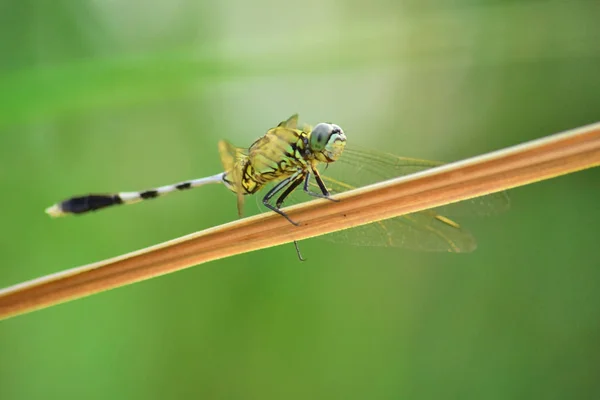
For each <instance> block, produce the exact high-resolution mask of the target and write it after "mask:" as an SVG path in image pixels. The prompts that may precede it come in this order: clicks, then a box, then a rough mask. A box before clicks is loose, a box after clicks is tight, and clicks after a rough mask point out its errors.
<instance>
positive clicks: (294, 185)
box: [275, 175, 304, 208]
mask: <svg viewBox="0 0 600 400" xmlns="http://www.w3.org/2000/svg"><path fill="white" fill-rule="evenodd" d="M303 180H304V177H303V176H302V175H300V176H298V177H297V178H296V180H294V181H293V182H292V183H291V184H290V185H289V186H288V187H287V188H286V189H285V190H284V191H283V193H281V196H279V197H278V198H277V201H276V202H275V207H277V208H281V206H282V205H283V202H284V201H285V199H286V198H287V197H288V196H289V195H290V193H292V192H293V191H294V190H296V188H297V187H298V186H300V184H301V183H302V181H303Z"/></svg>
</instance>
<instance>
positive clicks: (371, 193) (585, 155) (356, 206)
mask: <svg viewBox="0 0 600 400" xmlns="http://www.w3.org/2000/svg"><path fill="white" fill-rule="evenodd" d="M597 165H600V123H596V124H593V125H588V126H584V127H581V128H578V129H574V130H571V131H567V132H564V133H561V134H556V135H553V136H549V137H546V138H543V139H539V140H535V141H532V142H528V143H525V144H522V145H518V146H514V147H510V148H507V149H504V150H500V151H496V152H493V153H489V154H486V155H483V156H479V157H474V158H471V159H467V160H464V161H460V162H456V163H452V164H448V165H444V166H442V167H439V168H435V169H431V170H427V171H424V172H421V173H418V174H415V175H410V176H406V177H401V178H396V179H391V180H388V181H385V182H381V183H378V184H374V185H370V186H367V187H363V188H359V189H356V190H352V191H349V192H346V193H343V194H341V195H339V196H338V198H339V199H340V200H342V201H341V202H339V203H332V202H330V201H327V200H314V201H311V202H308V203H303V204H300V205H297V206H294V207H290V208H288V209H286V212H287V213H288V214H289V215H290V217H291V218H292V219H294V220H296V221H300V222H301V226H299V227H293V226H291V225H290V223H289V222H288V221H286V220H285V219H284V218H281V217H280V216H278V215H275V214H274V213H266V214H261V215H257V216H254V217H250V218H245V219H242V220H238V221H234V222H231V223H228V224H224V225H221V226H217V227H214V228H210V229H206V230H204V231H201V232H197V233H194V234H190V235H187V236H184V237H181V238H178V239H175V240H171V241H168V242H165V243H162V244H159V245H156V246H152V247H148V248H146V249H143V250H140V251H136V252H133V253H129V254H125V255H123V256H120V257H116V258H113V259H109V260H105V261H101V262H97V263H94V264H89V265H85V266H81V267H77V268H73V269H70V270H66V271H64V272H61V273H57V274H53V275H48V276H45V277H41V278H38V279H35V280H32V281H29V282H24V283H21V284H18V285H15V286H12V287H8V288H6V289H3V290H0V319H3V318H8V317H11V316H15V315H19V314H23V313H27V312H30V311H33V310H37V309H40V308H45V307H49V306H52V305H55V304H59V303H63V302H66V301H69V300H73V299H77V298H80V297H84V296H88V295H91V294H94V293H99V292H102V291H105V290H109V289H112V288H116V287H120V286H125V285H128V284H131V283H134V282H138V281H141V280H144V279H149V278H152V277H155V276H159V275H163V274H167V273H170V272H174V271H177V270H180V269H183V268H188V267H191V266H193V265H197V264H202V263H205V262H208V261H212V260H216V259H219V258H224V257H230V256H233V255H236V254H241V253H245V252H249V251H253V250H259V249H263V248H266V247H272V246H277V245H280V244H283V243H288V242H291V241H292V240H294V239H296V240H301V239H306V238H310V237H313V236H318V235H322V234H325V233H330V232H333V231H336V230H340V229H346V228H351V227H354V226H357V225H362V224H366V223H370V222H374V221H377V220H382V219H386V218H391V217H397V216H400V215H403V214H409V213H413V212H416V211H421V210H424V209H427V208H432V207H437V206H440V205H444V204H448V203H453V202H457V201H461V200H465V199H469V198H473V197H477V196H481V195H485V194H488V193H492V192H498V191H502V190H506V189H510V188H513V187H516V186H522V185H526V184H529V183H532V182H536V181H540V180H544V179H549V178H552V177H556V176H559V175H564V174H567V173H570V172H574V171H578V170H582V169H586V168H591V167H594V166H597Z"/></svg>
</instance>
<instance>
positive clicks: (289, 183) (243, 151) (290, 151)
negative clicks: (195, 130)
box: [46, 114, 509, 260]
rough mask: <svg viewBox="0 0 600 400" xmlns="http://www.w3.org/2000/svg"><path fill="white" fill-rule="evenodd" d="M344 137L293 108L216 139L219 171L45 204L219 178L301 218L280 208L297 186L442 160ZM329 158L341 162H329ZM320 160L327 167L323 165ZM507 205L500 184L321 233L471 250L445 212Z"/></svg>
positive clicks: (70, 208)
mask: <svg viewBox="0 0 600 400" xmlns="http://www.w3.org/2000/svg"><path fill="white" fill-rule="evenodd" d="M346 139H347V138H346V134H345V133H344V131H343V130H342V128H340V127H339V126H338V125H336V124H333V123H328V122H324V123H319V124H317V125H316V126H315V127H314V128H313V127H311V126H310V125H306V124H305V125H304V126H303V127H301V128H300V127H299V126H298V114H294V115H292V116H291V117H290V118H288V119H287V120H285V121H282V122H280V123H279V124H278V125H277V126H276V127H274V128H271V129H269V130H268V131H267V132H266V134H265V135H263V136H261V137H260V138H258V139H257V140H256V141H255V142H254V143H253V144H252V145H251V146H250V147H248V148H243V147H237V146H234V145H233V144H231V143H230V142H228V141H226V140H221V141H219V143H218V149H219V154H220V158H221V164H222V166H223V172H221V173H219V174H216V175H212V176H208V177H204V178H200V179H192V180H188V181H183V182H179V183H175V184H171V185H165V186H161V187H157V188H154V189H148V190H143V191H134V192H119V193H111V194H87V195H83V196H74V197H71V198H69V199H67V200H64V201H62V202H59V203H57V204H54V205H53V206H51V207H49V208H47V209H46V212H47V213H48V214H49V215H50V216H52V217H59V216H64V215H69V214H84V213H89V212H91V211H96V210H99V209H103V208H106V207H110V206H114V205H120V204H133V203H137V202H140V201H143V200H148V199H154V198H157V197H160V196H163V195H165V194H168V193H173V192H177V191H184V190H188V189H191V188H196V187H199V186H204V185H207V184H213V183H219V184H224V186H225V187H227V188H228V189H229V190H230V191H231V192H233V193H234V194H235V195H236V199H237V210H238V215H239V216H240V217H241V216H243V209H244V203H245V198H246V196H248V195H254V194H256V193H257V192H259V191H261V190H265V191H266V193H265V194H264V196H263V197H262V202H261V203H262V205H264V206H265V207H266V208H268V209H269V210H271V211H273V212H276V213H277V214H279V215H281V216H282V217H283V218H286V219H287V220H288V221H289V222H290V223H291V224H292V225H299V223H298V222H297V221H294V220H292V219H291V218H290V217H289V216H288V215H287V214H286V213H285V211H284V210H282V207H283V205H284V203H288V204H289V203H296V202H300V201H302V200H301V198H300V196H299V195H298V194H299V193H300V194H304V195H305V196H308V198H310V197H316V198H324V199H328V200H330V201H338V200H337V199H335V196H334V195H335V194H338V193H343V192H345V191H347V190H351V189H354V188H357V187H360V186H363V185H365V184H369V183H375V182H378V181H382V180H385V179H390V178H394V177H398V176H404V175H409V174H412V173H416V172H419V171H423V170H426V169H430V168H434V167H437V166H440V165H443V163H441V162H436V161H428V160H420V159H415V158H406V157H399V156H395V155H392V154H388V153H385V152H380V151H374V150H366V149H358V148H355V149H353V148H352V147H348V148H347V147H346V141H347V140H346ZM334 163H335V164H336V166H337V165H340V167H342V168H339V169H336V168H334V167H332V168H328V167H329V166H330V165H333V164H334ZM324 168H326V169H327V174H322V173H321V172H320V169H321V170H322V169H324ZM300 187H301V189H300ZM508 207H509V199H508V196H507V194H506V193H505V192H500V193H494V194H489V195H486V196H481V197H477V198H474V199H471V200H465V201H462V202H458V203H454V204H450V205H447V206H442V207H438V208H434V209H428V210H424V211H420V212H417V213H413V214H409V215H403V216H399V217H395V218H390V219H387V220H383V221H377V222H373V223H370V224H366V225H362V226H358V227H354V228H350V229H346V230H341V231H337V232H333V233H330V234H326V235H323V236H321V238H323V239H326V240H330V241H333V242H343V243H348V244H353V245H359V246H391V247H401V248H408V249H412V250H419V251H446V252H455V253H460V252H471V251H473V250H475V248H476V241H475V239H474V237H473V236H472V235H471V233H470V232H469V231H467V230H466V229H464V228H463V227H462V226H461V225H460V224H459V223H458V222H455V221H454V220H453V219H451V218H450V217H449V216H452V215H456V216H469V215H471V216H473V215H474V216H482V215H491V214H496V213H498V212H502V211H504V210H506V209H507V208H508ZM294 245H295V247H296V252H297V254H298V257H299V259H300V260H303V257H302V255H301V254H300V250H299V248H298V244H297V242H296V241H294Z"/></svg>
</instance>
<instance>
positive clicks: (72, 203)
mask: <svg viewBox="0 0 600 400" xmlns="http://www.w3.org/2000/svg"><path fill="white" fill-rule="evenodd" d="M224 179H225V178H224V174H223V173H221V174H217V175H213V176H209V177H206V178H200V179H193V180H190V181H185V182H179V183H175V184H172V185H165V186H161V187H158V188H155V189H149V190H144V191H140V192H120V193H111V194H88V195H84V196H75V197H71V198H70V199H67V200H64V201H62V202H60V203H57V204H54V205H53V206H51V207H48V208H47V209H46V213H48V214H50V215H51V216H53V217H60V216H63V215H68V214H83V213H86V212H90V211H96V210H100V209H102V208H106V207H110V206H114V205H119V204H133V203H137V202H140V201H143V200H149V199H155V198H157V197H160V196H163V195H165V194H168V193H173V192H178V191H182V190H187V189H191V188H195V187H198V186H203V185H206V184H208V183H224Z"/></svg>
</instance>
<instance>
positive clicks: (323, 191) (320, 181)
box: [304, 169, 339, 202]
mask: <svg viewBox="0 0 600 400" xmlns="http://www.w3.org/2000/svg"><path fill="white" fill-rule="evenodd" d="M313 174H314V175H315V181H317V185H319V189H321V193H316V192H313V191H311V190H310V189H309V188H308V184H309V179H310V172H309V173H307V174H306V178H305V179H304V192H306V194H308V195H310V196H313V197H318V198H321V199H327V200H330V201H334V202H338V201H339V200H337V199H334V198H332V197H331V194H330V193H329V190H327V187H326V186H325V183H323V179H321V175H319V172H318V171H317V170H315V169H313Z"/></svg>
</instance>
